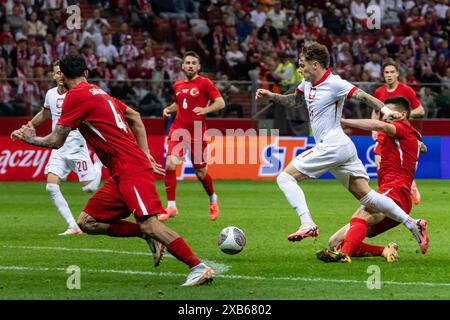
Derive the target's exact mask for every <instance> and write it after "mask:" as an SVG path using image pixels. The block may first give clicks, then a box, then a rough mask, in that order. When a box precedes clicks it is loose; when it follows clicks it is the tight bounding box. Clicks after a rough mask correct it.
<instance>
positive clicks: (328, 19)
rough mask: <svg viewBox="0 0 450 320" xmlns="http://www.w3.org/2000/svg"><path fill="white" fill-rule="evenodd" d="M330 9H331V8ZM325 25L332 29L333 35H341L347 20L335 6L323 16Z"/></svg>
mask: <svg viewBox="0 0 450 320" xmlns="http://www.w3.org/2000/svg"><path fill="white" fill-rule="evenodd" d="M329 10H330V9H329ZM323 26H324V27H325V28H326V29H327V30H329V31H330V33H331V34H332V35H337V36H338V35H341V34H342V32H343V31H344V30H345V22H344V19H343V18H342V12H341V10H339V9H336V8H334V9H333V11H331V10H330V11H329V12H328V13H327V14H326V15H325V16H324V17H323Z"/></svg>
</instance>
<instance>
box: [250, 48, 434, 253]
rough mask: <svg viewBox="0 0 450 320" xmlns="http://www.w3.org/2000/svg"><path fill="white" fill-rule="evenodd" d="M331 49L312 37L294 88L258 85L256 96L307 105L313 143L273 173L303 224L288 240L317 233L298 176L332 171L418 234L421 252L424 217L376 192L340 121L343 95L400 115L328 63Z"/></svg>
mask: <svg viewBox="0 0 450 320" xmlns="http://www.w3.org/2000/svg"><path fill="white" fill-rule="evenodd" d="M329 62H330V55H329V53H328V50H327V48H326V47H325V46H323V45H321V44H318V43H316V42H312V43H309V44H307V45H305V46H304V47H303V50H302V52H301V54H300V59H299V71H300V72H301V73H303V75H304V78H303V80H302V82H301V83H300V85H299V86H298V87H297V90H296V92H295V93H293V94H288V95H282V94H275V93H272V92H270V91H268V90H264V89H258V91H257V92H256V99H257V100H272V101H275V102H277V103H280V104H284V105H285V106H287V107H293V106H295V105H297V104H299V103H300V99H302V97H303V96H304V98H305V100H306V105H307V108H308V111H309V117H310V121H311V127H312V131H313V134H314V139H315V141H316V145H315V147H314V148H312V149H310V150H307V151H305V152H303V153H302V154H300V155H299V156H297V157H296V158H295V159H294V160H292V162H291V163H290V164H289V165H288V166H287V167H286V168H285V169H284V171H283V172H281V173H280V174H279V175H278V177H277V183H278V186H279V187H280V189H281V190H282V191H283V193H284V194H285V196H286V198H287V200H288V201H289V203H290V204H291V206H292V207H293V208H294V209H295V210H296V211H297V214H298V216H299V218H300V221H301V225H300V228H299V229H298V231H296V232H294V233H293V234H291V235H289V236H288V240H290V241H300V240H302V239H304V238H305V237H317V236H318V235H319V228H318V227H317V225H316V224H315V223H314V221H313V219H312V217H311V215H310V212H309V209H308V206H307V204H306V200H305V195H304V193H303V191H302V189H301V188H300V186H299V185H298V182H300V181H303V180H306V179H309V178H319V177H320V176H321V175H323V174H324V173H325V172H327V171H330V172H331V173H332V174H333V175H334V176H335V177H336V178H337V179H338V180H339V181H340V182H341V183H342V184H343V185H344V186H345V187H346V188H347V189H348V190H349V191H350V192H351V193H352V194H353V195H354V196H355V198H356V199H358V200H359V201H360V203H361V204H362V205H363V206H371V207H375V208H377V209H379V210H380V211H381V212H384V213H385V214H386V215H387V216H388V217H390V218H391V219H393V220H395V221H398V222H401V223H403V224H404V225H405V226H406V228H408V229H409V230H410V231H411V233H412V234H413V235H414V237H415V238H416V240H417V242H418V243H419V245H420V248H421V250H422V252H423V253H425V252H426V251H427V248H428V242H427V239H428V236H427V234H426V224H427V223H426V221H425V220H414V219H412V218H411V217H409V216H408V215H407V214H406V213H405V211H403V210H402V209H401V208H400V207H399V206H398V205H397V204H395V202H394V201H393V200H392V199H389V198H388V197H386V196H385V195H382V194H380V193H377V192H376V191H374V190H372V189H371V188H370V186H369V183H368V181H369V177H368V175H367V173H366V170H365V168H364V166H363V164H362V163H361V160H359V158H358V155H357V152H356V147H355V145H354V144H353V142H352V141H351V140H350V138H349V137H348V136H347V135H346V134H345V133H344V131H343V130H342V127H341V122H340V121H341V115H342V108H343V105H344V101H345V99H346V98H350V97H355V98H357V99H359V100H361V101H363V102H365V103H366V104H368V105H369V106H371V107H372V108H375V109H377V110H380V111H381V112H382V113H383V114H384V115H385V116H386V117H392V118H399V117H401V114H400V113H398V112H396V111H391V110H390V109H389V108H387V107H386V106H384V104H383V103H382V102H381V101H380V100H378V99H376V98H374V97H372V96H371V95H369V94H367V93H365V92H364V91H362V90H361V89H358V88H357V87H355V86H353V85H352V84H351V83H349V82H348V81H346V80H343V79H341V78H340V77H339V76H338V75H334V74H332V73H331V70H330V69H329V68H328V66H329Z"/></svg>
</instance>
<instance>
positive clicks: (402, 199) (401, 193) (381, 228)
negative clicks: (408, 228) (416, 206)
mask: <svg viewBox="0 0 450 320" xmlns="http://www.w3.org/2000/svg"><path fill="white" fill-rule="evenodd" d="M377 192H378V193H381V194H384V195H386V196H387V197H389V198H391V199H392V200H394V201H395V203H396V204H397V205H398V206H399V207H400V208H402V209H403V211H405V212H406V213H407V214H409V213H410V212H411V209H412V202H411V190H410V188H406V187H402V186H392V185H391V186H382V187H381V188H379V189H378V191H377ZM399 224H400V222H397V221H395V220H392V219H391V218H388V217H385V218H384V219H383V220H381V221H380V222H379V223H377V224H376V225H373V226H372V227H371V228H370V230H371V231H370V233H368V234H367V236H368V237H369V238H372V237H375V236H377V235H379V234H381V233H383V232H385V231H387V230H389V229H392V228H394V227H396V226H398V225H399Z"/></svg>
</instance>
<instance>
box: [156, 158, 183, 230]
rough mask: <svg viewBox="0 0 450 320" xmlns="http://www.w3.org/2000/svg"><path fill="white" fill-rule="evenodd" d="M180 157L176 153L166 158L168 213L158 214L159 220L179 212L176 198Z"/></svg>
mask: <svg viewBox="0 0 450 320" xmlns="http://www.w3.org/2000/svg"><path fill="white" fill-rule="evenodd" d="M180 161H181V160H180V158H178V157H177V156H175V155H169V156H168V157H167V159H166V175H165V176H164V185H165V187H166V196H167V208H166V209H165V210H166V213H163V214H160V215H159V216H158V220H159V221H164V220H167V219H169V218H171V217H175V216H176V215H177V214H178V209H177V204H176V200H175V196H176V189H177V172H176V168H177V164H178V162H180Z"/></svg>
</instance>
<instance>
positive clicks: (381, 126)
mask: <svg viewBox="0 0 450 320" xmlns="http://www.w3.org/2000/svg"><path fill="white" fill-rule="evenodd" d="M341 124H342V125H344V126H347V127H352V128H358V129H362V130H367V131H381V132H383V133H385V134H387V135H388V136H389V137H393V136H395V134H396V133H397V128H396V126H394V125H393V124H390V123H387V122H384V121H380V120H373V119H341Z"/></svg>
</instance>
